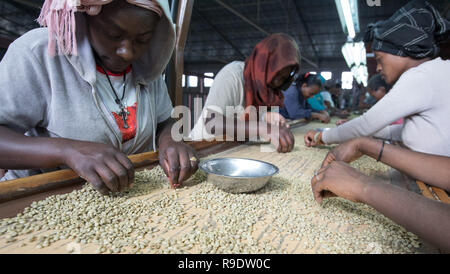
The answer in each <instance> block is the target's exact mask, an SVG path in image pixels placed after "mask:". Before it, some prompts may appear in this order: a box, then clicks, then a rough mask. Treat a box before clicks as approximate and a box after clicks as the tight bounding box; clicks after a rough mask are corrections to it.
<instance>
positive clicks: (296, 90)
mask: <svg viewBox="0 0 450 274" xmlns="http://www.w3.org/2000/svg"><path fill="white" fill-rule="evenodd" d="M321 86H322V82H321V80H320V78H319V77H318V76H317V75H314V74H310V73H306V74H303V75H300V76H299V77H298V78H297V80H296V81H295V83H294V84H293V85H292V86H291V87H290V88H289V89H287V90H286V91H284V92H283V94H284V107H283V108H281V109H280V114H281V115H283V117H284V118H286V119H290V120H297V119H308V120H310V119H319V120H320V121H322V122H323V123H329V122H330V116H329V115H328V113H326V111H324V112H317V111H314V110H313V109H312V108H311V106H310V105H309V104H308V103H307V101H306V100H307V99H308V98H311V97H313V96H314V95H316V94H317V93H319V91H320V88H321ZM325 113H326V114H325Z"/></svg>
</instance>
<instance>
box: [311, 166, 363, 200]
mask: <svg viewBox="0 0 450 274" xmlns="http://www.w3.org/2000/svg"><path fill="white" fill-rule="evenodd" d="M370 182H371V181H370V179H369V177H367V176H365V175H364V174H362V173H361V172H359V171H358V170H356V169H354V168H352V167H351V166H349V165H348V164H346V163H344V162H337V161H335V162H332V163H331V164H330V165H328V166H326V167H324V168H321V169H320V170H319V171H317V173H316V174H315V175H314V177H313V178H312V180H311V187H312V191H313V194H314V199H315V200H316V201H317V202H318V203H319V204H321V203H322V201H323V199H324V198H331V197H336V196H337V197H341V198H344V199H347V200H349V201H352V202H355V203H360V202H363V200H364V199H363V197H364V189H365V187H366V186H367V185H368V184H369V183H370Z"/></svg>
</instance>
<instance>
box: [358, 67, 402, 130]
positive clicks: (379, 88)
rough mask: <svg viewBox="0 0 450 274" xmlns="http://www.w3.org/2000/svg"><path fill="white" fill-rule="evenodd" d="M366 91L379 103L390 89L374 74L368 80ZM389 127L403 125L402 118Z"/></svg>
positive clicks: (380, 77) (378, 75)
mask: <svg viewBox="0 0 450 274" xmlns="http://www.w3.org/2000/svg"><path fill="white" fill-rule="evenodd" d="M367 89H368V90H369V94H370V95H371V96H372V97H373V98H375V100H376V101H377V102H379V101H380V100H381V99H383V97H384V96H386V94H387V93H388V92H389V90H390V87H389V85H388V84H386V82H385V81H384V80H383V77H382V76H381V75H380V74H375V75H374V76H372V77H371V78H370V79H369V84H368V87H367ZM391 125H403V118H400V119H399V120H397V121H395V122H393V123H392V124H391Z"/></svg>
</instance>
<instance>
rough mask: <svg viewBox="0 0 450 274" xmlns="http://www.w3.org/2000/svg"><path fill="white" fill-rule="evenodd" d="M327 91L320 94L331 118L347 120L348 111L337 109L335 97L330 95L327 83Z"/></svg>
mask: <svg viewBox="0 0 450 274" xmlns="http://www.w3.org/2000/svg"><path fill="white" fill-rule="evenodd" d="M324 88H325V90H323V91H321V92H320V95H321V96H322V99H323V103H324V105H325V107H326V109H327V111H328V113H329V114H330V116H337V117H339V118H341V119H346V118H347V117H348V116H349V113H348V111H346V110H340V109H338V108H337V107H336V105H335V103H334V100H333V95H332V94H331V93H330V90H331V88H330V85H329V83H325V85H324Z"/></svg>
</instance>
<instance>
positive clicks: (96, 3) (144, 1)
mask: <svg viewBox="0 0 450 274" xmlns="http://www.w3.org/2000/svg"><path fill="white" fill-rule="evenodd" d="M112 1H113V0H45V2H44V5H43V6H42V9H41V13H40V15H39V18H38V19H37V21H38V23H39V24H40V25H41V26H43V27H48V36H49V41H48V52H49V54H50V55H51V56H54V55H55V54H64V55H77V41H76V24H75V12H86V14H88V15H91V16H95V15H98V14H99V13H100V11H101V9H102V6H103V5H107V4H109V3H111V2H112ZM126 1H127V2H128V3H130V4H133V5H136V6H139V7H141V8H144V9H148V10H151V11H153V12H155V13H157V14H158V15H159V16H160V17H161V16H162V14H163V11H162V9H161V7H160V6H159V4H158V2H157V1H156V0H126ZM56 46H57V47H56Z"/></svg>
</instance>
